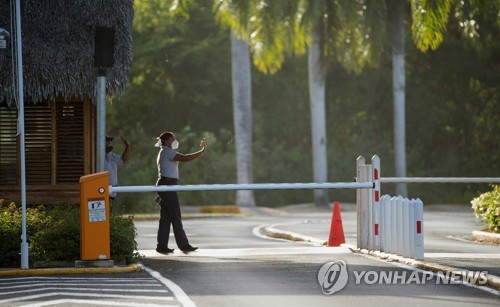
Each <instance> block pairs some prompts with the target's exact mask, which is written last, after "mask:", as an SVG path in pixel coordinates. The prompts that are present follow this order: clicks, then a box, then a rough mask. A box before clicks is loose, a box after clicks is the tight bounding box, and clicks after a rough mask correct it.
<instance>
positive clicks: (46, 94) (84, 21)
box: [0, 0, 134, 105]
mask: <svg viewBox="0 0 500 307" xmlns="http://www.w3.org/2000/svg"><path fill="white" fill-rule="evenodd" d="M11 3H12V4H14V3H15V1H11V0H0V28H4V29H6V30H7V31H9V32H10V34H11V38H10V39H8V41H7V48H6V49H0V102H2V101H4V100H5V101H7V103H8V104H9V105H14V104H15V100H14V97H15V92H16V88H15V86H13V81H12V80H13V72H14V70H13V69H12V62H13V59H12V52H11V51H12V46H15V44H16V42H15V34H14V33H15V31H14V29H12V28H11V27H12V26H11V23H12V24H13V25H15V19H14V13H13V9H12V10H11ZM133 15H134V7H133V0H22V1H21V29H22V45H23V46H22V47H23V67H24V69H23V74H24V94H25V97H26V98H27V99H28V100H29V101H31V102H33V103H36V102H38V101H42V100H49V101H51V100H53V99H55V98H56V97H58V96H63V97H64V98H66V99H69V98H72V97H82V98H85V97H87V98H91V99H92V100H95V99H94V97H95V94H94V93H95V83H96V76H97V70H96V68H94V41H95V36H94V35H95V29H96V27H113V28H114V31H115V35H114V38H115V39H114V66H113V68H111V69H108V72H107V77H108V79H107V93H108V95H114V94H116V93H119V92H121V91H123V89H124V87H125V84H126V82H127V77H128V73H129V70H130V65H131V63H132V33H131V32H132V21H133Z"/></svg>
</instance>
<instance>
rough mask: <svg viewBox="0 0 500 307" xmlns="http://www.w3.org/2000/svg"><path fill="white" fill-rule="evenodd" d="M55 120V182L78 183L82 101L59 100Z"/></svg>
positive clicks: (81, 168) (81, 156)
mask: <svg viewBox="0 0 500 307" xmlns="http://www.w3.org/2000/svg"><path fill="white" fill-rule="evenodd" d="M56 122H57V129H56V130H57V183H58V184H59V183H78V182H79V180H80V176H82V175H83V173H84V153H85V150H84V143H85V142H84V137H83V102H80V101H78V102H60V103H58V104H57V110H56Z"/></svg>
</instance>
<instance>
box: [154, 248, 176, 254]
mask: <svg viewBox="0 0 500 307" xmlns="http://www.w3.org/2000/svg"><path fill="white" fill-rule="evenodd" d="M156 252H157V253H160V254H165V255H166V254H169V253H173V252H174V249H173V248H168V247H167V248H159V247H157V248H156Z"/></svg>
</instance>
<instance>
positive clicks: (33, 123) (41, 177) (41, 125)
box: [24, 105, 52, 185]
mask: <svg viewBox="0 0 500 307" xmlns="http://www.w3.org/2000/svg"><path fill="white" fill-rule="evenodd" d="M24 130H25V135H26V137H25V146H26V184H33V185H37V184H40V185H43V184H51V178H52V110H51V108H50V107H48V106H46V105H34V106H33V105H25V107H24Z"/></svg>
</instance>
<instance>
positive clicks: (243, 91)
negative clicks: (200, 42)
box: [231, 30, 255, 207]
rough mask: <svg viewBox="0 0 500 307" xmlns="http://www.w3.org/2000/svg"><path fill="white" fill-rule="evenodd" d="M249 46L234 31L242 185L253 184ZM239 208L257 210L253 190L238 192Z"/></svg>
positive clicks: (238, 167)
mask: <svg viewBox="0 0 500 307" xmlns="http://www.w3.org/2000/svg"><path fill="white" fill-rule="evenodd" d="M248 48H249V47H248V43H247V42H246V41H245V40H243V39H240V38H238V37H237V36H236V35H235V34H234V32H233V30H231V80H232V87H233V121H234V134H235V145H236V173H237V181H238V183H252V182H253V172H252V156H253V155H252V127H253V125H252V80H251V79H252V74H251V70H250V51H249V50H248ZM236 204H237V205H238V206H240V207H253V206H255V200H254V195H253V191H252V190H239V191H237V192H236Z"/></svg>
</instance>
